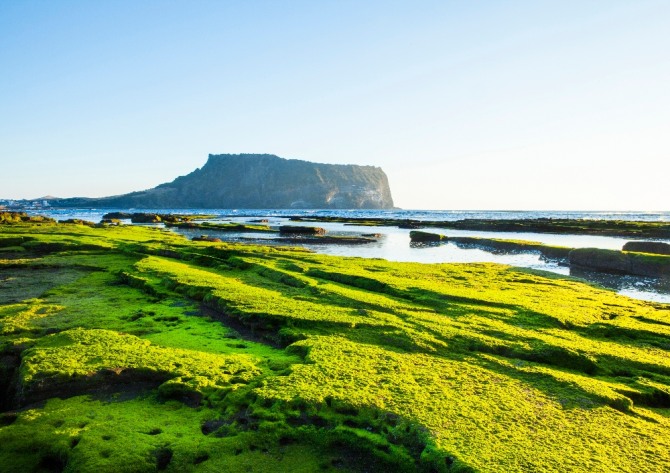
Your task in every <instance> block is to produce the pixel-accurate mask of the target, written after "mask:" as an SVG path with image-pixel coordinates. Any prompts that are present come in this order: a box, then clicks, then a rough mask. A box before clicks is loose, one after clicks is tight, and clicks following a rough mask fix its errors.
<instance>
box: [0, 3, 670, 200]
mask: <svg viewBox="0 0 670 473" xmlns="http://www.w3.org/2000/svg"><path fill="white" fill-rule="evenodd" d="M668 25H670V2H667V1H664V0H636V1H630V0H626V1H621V0H598V1H591V2H583V1H575V0H569V1H562V2H533V1H530V0H526V1H506V2H485V1H473V2H464V1H462V2H454V1H419V2H396V1H392V2H388V1H384V2H382V1H366V2H358V1H356V2H354V1H337V2H335V1H332V2H313V1H291V2H271V1H254V2H215V1H198V2H186V1H173V2H163V1H137V2H130V1H127V2H90V1H67V2H43V1H31V0H27V1H20V2H19V1H4V2H0V66H1V67H2V74H0V108H1V109H2V113H1V114H0V164H1V167H0V169H1V170H2V176H3V179H2V185H0V198H15V199H20V198H36V197H40V196H43V195H47V194H50V195H54V196H59V197H72V196H89V197H99V196H107V195H116V194H123V193H127V192H131V191H136V190H141V189H147V188H150V187H154V186H156V185H157V184H160V183H162V182H168V181H171V180H173V179H174V178H175V177H177V176H179V175H184V174H187V173H189V172H191V171H193V170H194V169H195V168H197V167H200V166H202V165H203V164H204V163H205V161H206V160H207V155H208V154H209V153H272V154H276V155H278V156H281V157H284V158H298V159H305V160H309V161H315V162H322V163H342V164H348V163H351V164H370V165H375V166H381V167H382V168H383V169H384V170H385V171H386V173H387V175H388V177H389V181H390V184H391V189H392V192H393V198H394V201H395V204H396V205H397V206H399V207H402V208H420V209H547V210H552V209H574V210H586V209H591V210H650V211H651V210H669V209H670V197H669V194H668V191H667V188H668V184H667V181H668V176H669V175H670V172H669V171H670V156H669V155H670V133H668V130H670V93H668V88H667V85H668V84H669V83H670V61H668V51H670V35H668Z"/></svg>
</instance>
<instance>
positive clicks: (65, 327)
mask: <svg viewBox="0 0 670 473" xmlns="http://www.w3.org/2000/svg"><path fill="white" fill-rule="evenodd" d="M3 241H4V242H5V243H4V244H1V245H0V246H2V247H3V248H5V249H7V251H3V252H1V253H0V271H1V272H0V284H1V286H0V288H1V290H0V393H2V398H1V399H2V401H1V402H0V411H1V412H2V414H0V471H18V472H22V471H67V472H75V471H101V472H105V471H110V472H112V471H114V472H116V471H132V472H145V471H240V472H241V471H264V472H265V471H305V472H307V471H310V472H311V471H384V470H387V471H408V472H409V471H425V472H429V471H438V472H448V471H494V472H509V471H619V472H631V471H639V472H649V471H658V472H661V471H667V470H668V469H670V454H669V453H668V452H669V451H670V415H669V412H670V411H669V409H670V357H669V356H668V355H669V353H668V352H669V351H670V341H669V340H670V308H669V307H668V306H667V305H661V304H654V303H648V302H642V301H636V300H632V299H629V298H626V297H623V296H619V295H617V294H615V293H612V292H609V291H606V290H603V289H601V288H598V287H595V286H591V285H587V284H584V283H582V282H580V281H578V280H574V279H570V278H565V277H561V276H557V275H552V274H548V273H541V272H537V271H532V270H522V269H516V268H510V267H507V266H500V265H493V264H451V265H446V264H436V265H424V264H414V263H390V262H386V261H383V260H366V259H359V258H335V257H328V256H323V255H316V254H313V253H310V252H308V251H306V250H302V249H295V248H294V249H291V248H270V247H260V246H246V245H234V244H226V243H209V242H191V241H188V240H186V239H184V238H182V237H179V236H178V235H175V234H174V233H171V232H167V231H164V230H160V229H156V228H148V227H130V226H108V227H104V228H92V227H88V226H82V225H63V224H55V223H49V222H46V223H44V222H43V223H41V224H32V223H29V222H23V223H21V222H13V223H12V224H11V225H7V226H0V242H3Z"/></svg>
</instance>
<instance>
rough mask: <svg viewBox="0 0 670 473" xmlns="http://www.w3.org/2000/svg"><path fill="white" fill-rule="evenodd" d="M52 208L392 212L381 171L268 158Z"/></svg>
mask: <svg viewBox="0 0 670 473" xmlns="http://www.w3.org/2000/svg"><path fill="white" fill-rule="evenodd" d="M50 203H51V205H52V206H55V207H78V206H84V207H90V206H95V207H99V208H100V207H102V208H105V207H107V208H109V207H117V208H144V209H147V208H173V207H181V208H186V207H190V208H210V209H211V208H245V209H289V208H295V209H299V208H310V209H390V208H393V199H392V197H391V190H390V188H389V184H388V179H387V177H386V174H385V173H384V171H383V170H382V169H381V168H378V167H374V166H357V165H353V164H346V165H345V164H320V163H311V162H308V161H300V160H297V159H283V158H280V157H277V156H274V155H271V154H221V155H212V154H210V155H209V159H208V161H207V163H206V164H205V165H204V166H203V167H202V168H201V169H196V170H195V171H193V172H192V173H190V174H188V175H186V176H181V177H178V178H177V179H175V180H174V181H172V182H169V183H165V184H161V185H159V186H158V187H155V188H153V189H149V190H145V191H140V192H133V193H130V194H125V195H120V196H113V197H104V198H100V199H87V198H81V197H77V198H72V199H57V200H52V201H50ZM106 218H123V217H118V216H115V215H113V216H110V217H106Z"/></svg>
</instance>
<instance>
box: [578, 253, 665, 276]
mask: <svg viewBox="0 0 670 473" xmlns="http://www.w3.org/2000/svg"><path fill="white" fill-rule="evenodd" d="M570 267H571V268H572V267H577V268H578V269H588V270H591V271H602V272H607V273H616V274H631V275H635V276H650V277H662V276H668V275H670V257H668V256H661V255H650V254H646V253H634V252H627V251H617V250H602V249H599V248H576V249H574V250H572V251H571V252H570Z"/></svg>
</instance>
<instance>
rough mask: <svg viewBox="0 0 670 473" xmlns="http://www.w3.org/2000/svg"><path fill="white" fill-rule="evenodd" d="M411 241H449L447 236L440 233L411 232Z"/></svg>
mask: <svg viewBox="0 0 670 473" xmlns="http://www.w3.org/2000/svg"><path fill="white" fill-rule="evenodd" d="M409 239H410V240H411V241H413V242H420V243H424V242H432V241H442V242H445V243H446V241H447V237H446V235H440V234H438V233H428V232H419V231H411V232H409Z"/></svg>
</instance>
